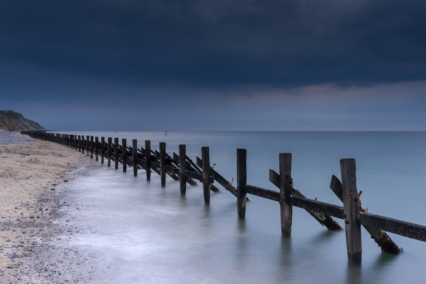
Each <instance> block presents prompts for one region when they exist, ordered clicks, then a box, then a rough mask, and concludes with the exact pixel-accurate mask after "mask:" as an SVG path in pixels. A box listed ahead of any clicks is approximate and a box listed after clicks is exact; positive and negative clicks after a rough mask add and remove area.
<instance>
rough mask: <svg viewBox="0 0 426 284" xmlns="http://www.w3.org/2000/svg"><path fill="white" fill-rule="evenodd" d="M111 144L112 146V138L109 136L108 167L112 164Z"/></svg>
mask: <svg viewBox="0 0 426 284" xmlns="http://www.w3.org/2000/svg"><path fill="white" fill-rule="evenodd" d="M111 146H112V138H111V137H108V148H107V157H108V167H110V166H111Z"/></svg>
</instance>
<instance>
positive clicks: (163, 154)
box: [160, 142, 166, 187]
mask: <svg viewBox="0 0 426 284" xmlns="http://www.w3.org/2000/svg"><path fill="white" fill-rule="evenodd" d="M160 174H161V187H166V143H165V142H160Z"/></svg>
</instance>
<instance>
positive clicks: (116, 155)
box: [114, 137, 118, 170]
mask: <svg viewBox="0 0 426 284" xmlns="http://www.w3.org/2000/svg"><path fill="white" fill-rule="evenodd" d="M114 164H115V169H116V170H118V138H117V137H115V138H114Z"/></svg>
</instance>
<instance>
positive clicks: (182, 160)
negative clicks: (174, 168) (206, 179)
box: [179, 144, 186, 196]
mask: <svg viewBox="0 0 426 284" xmlns="http://www.w3.org/2000/svg"><path fill="white" fill-rule="evenodd" d="M179 168H180V194H181V195H183V196H184V195H185V194H186V145H184V144H181V145H179Z"/></svg>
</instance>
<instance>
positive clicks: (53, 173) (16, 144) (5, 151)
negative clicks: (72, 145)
mask: <svg viewBox="0 0 426 284" xmlns="http://www.w3.org/2000/svg"><path fill="white" fill-rule="evenodd" d="M84 163H85V157H84V155H81V153H78V152H75V151H73V150H70V149H68V148H66V147H65V146H62V145H57V144H55V143H51V142H46V141H37V140H33V139H31V138H29V137H27V136H24V135H21V134H19V133H16V132H6V131H0V279H1V281H0V282H1V283H81V282H86V281H85V280H87V278H85V279H83V278H84V277H86V276H87V275H86V276H84V275H83V274H84V273H82V271H86V272H87V271H88V269H81V265H83V264H84V263H85V261H86V260H87V257H85V256H84V254H83V253H82V252H79V251H77V250H74V251H73V250H69V249H66V250H65V249H61V248H60V247H58V246H55V245H54V243H55V241H56V240H58V238H59V236H64V235H65V236H67V235H72V234H74V233H75V231H77V228H74V227H70V226H67V225H66V224H62V223H63V222H55V221H56V220H57V219H58V218H59V217H60V215H61V214H63V213H61V212H60V209H61V208H62V207H64V206H69V205H68V204H67V202H65V201H64V195H66V194H67V193H66V190H58V189H59V188H62V189H64V188H66V185H67V182H68V181H69V180H70V179H72V178H73V170H75V169H77V168H78V167H79V166H80V165H83V164H84Z"/></svg>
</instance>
